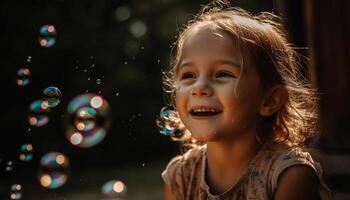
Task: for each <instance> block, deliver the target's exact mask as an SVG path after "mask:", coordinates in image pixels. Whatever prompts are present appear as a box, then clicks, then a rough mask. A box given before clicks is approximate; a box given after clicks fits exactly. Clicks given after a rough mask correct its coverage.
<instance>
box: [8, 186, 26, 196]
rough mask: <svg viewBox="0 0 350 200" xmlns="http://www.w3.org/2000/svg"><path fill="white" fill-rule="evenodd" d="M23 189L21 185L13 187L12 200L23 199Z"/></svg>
mask: <svg viewBox="0 0 350 200" xmlns="http://www.w3.org/2000/svg"><path fill="white" fill-rule="evenodd" d="M22 191H23V187H22V185H20V184H13V185H11V191H10V199H21V198H22Z"/></svg>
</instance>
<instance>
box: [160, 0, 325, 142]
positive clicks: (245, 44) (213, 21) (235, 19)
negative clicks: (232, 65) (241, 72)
mask: <svg viewBox="0 0 350 200" xmlns="http://www.w3.org/2000/svg"><path fill="white" fill-rule="evenodd" d="M202 25H209V26H210V27H211V28H212V29H214V30H221V31H225V32H227V33H229V34H230V35H231V36H232V38H233V39H234V40H235V41H236V44H237V47H238V48H239V50H240V52H241V53H242V56H241V57H242V60H241V64H242V66H244V62H243V61H244V59H245V58H246V56H247V54H248V55H249V58H250V59H251V60H252V61H253V64H254V65H255V66H256V68H257V70H258V72H259V74H260V77H263V78H262V79H261V83H262V87H263V90H264V91H267V90H268V89H270V88H271V87H273V86H275V85H277V84H280V85H283V86H284V88H285V89H286V91H287V93H288V98H287V99H286V101H285V103H284V104H283V105H282V107H281V109H280V110H279V111H277V112H276V113H275V114H274V115H272V116H270V117H265V118H264V119H263V120H264V122H265V123H264V124H265V125H264V126H263V127H261V130H259V131H258V132H259V136H258V138H259V140H260V141H261V142H262V143H264V144H268V143H270V144H271V143H283V144H286V145H288V146H304V145H305V144H306V143H308V142H309V141H310V139H311V138H312V137H313V136H314V135H315V133H316V122H317V117H318V113H317V112H318V110H317V105H318V104H317V103H318V94H317V92H316V90H315V89H312V88H311V87H310V85H309V84H308V80H307V79H306V78H305V77H304V76H303V74H302V73H301V71H300V67H301V66H300V56H299V54H298V53H297V52H296V51H295V48H294V47H293V46H292V45H291V44H290V43H288V41H287V36H286V34H285V32H284V29H283V27H282V23H281V20H280V18H279V17H277V16H276V15H274V14H271V13H268V12H262V13H260V14H259V15H252V14H249V13H248V12H247V11H245V10H243V9H241V8H236V7H231V6H230V5H229V3H228V2H227V1H214V2H212V3H211V4H209V5H207V6H205V7H203V9H202V10H201V12H200V13H199V15H197V16H196V17H195V19H194V20H191V21H190V22H189V24H188V25H187V26H186V27H185V28H184V30H183V31H182V32H181V33H180V35H179V37H178V40H177V49H176V52H175V59H174V60H173V63H172V64H171V68H170V69H169V71H167V72H164V73H163V75H164V77H163V82H164V87H163V88H164V90H165V92H166V93H168V94H169V95H170V98H169V100H170V102H169V104H170V105H171V106H173V107H175V103H174V99H175V95H176V85H175V84H176V82H175V78H176V73H177V69H178V64H179V60H180V57H181V54H182V48H183V44H184V41H185V39H186V38H187V37H188V36H189V32H190V31H191V30H193V29H194V28H200V27H201V26H202ZM235 89H236V88H235ZM235 91H236V90H235ZM176 117H178V115H177V116H176ZM177 121H179V120H177ZM180 121H181V120H180ZM179 127H180V126H179ZM181 127H183V126H181ZM172 138H173V139H174V140H179V141H182V142H183V144H184V145H185V148H186V147H187V146H190V147H191V146H193V145H196V144H198V143H197V141H195V140H194V139H193V138H192V137H191V135H190V133H189V131H188V130H186V129H185V128H184V129H183V130H182V131H181V134H180V135H177V136H173V137H172Z"/></svg>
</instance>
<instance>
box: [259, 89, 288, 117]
mask: <svg viewBox="0 0 350 200" xmlns="http://www.w3.org/2000/svg"><path fill="white" fill-rule="evenodd" d="M287 96H288V93H287V90H286V89H285V87H284V86H283V85H280V84H278V85H275V86H273V87H272V88H270V89H269V90H268V91H267V93H266V94H265V96H264V98H263V101H262V104H261V106H260V109H259V112H260V114H261V115H262V116H264V117H268V116H271V115H273V114H274V113H275V112H277V111H278V110H279V109H280V108H281V107H282V105H283V104H284V102H285V101H286V99H287Z"/></svg>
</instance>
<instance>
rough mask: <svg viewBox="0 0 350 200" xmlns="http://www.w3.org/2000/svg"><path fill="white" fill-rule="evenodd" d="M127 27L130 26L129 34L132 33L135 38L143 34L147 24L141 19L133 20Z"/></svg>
mask: <svg viewBox="0 0 350 200" xmlns="http://www.w3.org/2000/svg"><path fill="white" fill-rule="evenodd" d="M129 28H130V32H131V34H133V35H134V36H135V37H137V38H140V37H142V36H144V35H145V34H146V32H147V26H146V24H145V23H144V22H143V21H141V20H137V21H134V22H133V23H131V24H130V27H129Z"/></svg>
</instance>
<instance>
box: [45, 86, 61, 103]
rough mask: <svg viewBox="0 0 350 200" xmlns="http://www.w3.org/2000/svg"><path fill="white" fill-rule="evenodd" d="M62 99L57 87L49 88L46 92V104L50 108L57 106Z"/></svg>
mask: <svg viewBox="0 0 350 200" xmlns="http://www.w3.org/2000/svg"><path fill="white" fill-rule="evenodd" d="M61 99H62V93H61V91H60V90H59V89H58V88H57V87H53V86H50V87H47V88H46V89H45V90H44V102H45V103H46V104H47V105H48V106H49V107H55V106H57V105H58V104H59V103H60V102H61Z"/></svg>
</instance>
